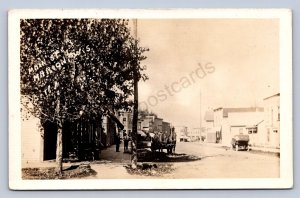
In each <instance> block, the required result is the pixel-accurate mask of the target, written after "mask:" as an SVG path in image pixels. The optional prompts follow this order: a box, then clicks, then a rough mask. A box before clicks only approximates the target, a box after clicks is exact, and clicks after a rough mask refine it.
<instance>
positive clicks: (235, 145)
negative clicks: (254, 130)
mask: <svg viewBox="0 0 300 198" xmlns="http://www.w3.org/2000/svg"><path fill="white" fill-rule="evenodd" d="M231 147H232V149H234V150H236V151H238V150H239V149H244V150H249V135H242V134H240V135H235V136H234V137H233V138H232V139H231Z"/></svg>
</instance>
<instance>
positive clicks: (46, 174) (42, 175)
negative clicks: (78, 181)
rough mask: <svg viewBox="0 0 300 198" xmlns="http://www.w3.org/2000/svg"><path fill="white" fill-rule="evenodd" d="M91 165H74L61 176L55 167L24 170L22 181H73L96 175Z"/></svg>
mask: <svg viewBox="0 0 300 198" xmlns="http://www.w3.org/2000/svg"><path fill="white" fill-rule="evenodd" d="M96 174H97V173H96V171H94V170H93V169H91V166H90V165H89V164H80V165H72V166H70V167H68V168H66V169H64V170H63V172H62V174H61V175H59V174H58V173H57V172H56V170H55V168H54V167H47V168H22V179H41V180H42V179H71V178H83V177H87V176H91V175H96Z"/></svg>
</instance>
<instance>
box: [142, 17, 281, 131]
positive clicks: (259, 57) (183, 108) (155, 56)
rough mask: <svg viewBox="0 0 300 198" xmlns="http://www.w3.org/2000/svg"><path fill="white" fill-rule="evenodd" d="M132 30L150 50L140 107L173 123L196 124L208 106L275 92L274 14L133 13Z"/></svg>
mask: <svg viewBox="0 0 300 198" xmlns="http://www.w3.org/2000/svg"><path fill="white" fill-rule="evenodd" d="M137 35H138V38H139V40H140V44H141V46H143V47H148V48H149V50H150V51H149V52H146V53H145V55H146V56H147V59H146V60H145V61H143V62H142V65H146V66H147V70H146V73H147V75H148V77H149V80H147V81H145V82H142V81H141V82H139V102H140V108H146V107H147V108H148V109H149V110H151V111H153V112H155V113H157V114H158V116H159V117H161V118H163V119H164V120H165V121H169V122H171V123H172V125H174V126H182V125H184V126H188V127H189V128H194V127H200V119H201V118H202V119H203V117H204V113H205V111H206V110H208V109H214V108H218V107H255V106H260V107H261V106H263V98H265V97H268V96H270V95H272V94H275V93H279V21H278V20H275V19H175V20H174V19H163V20H162V19H139V20H138V22H137ZM202 124H203V121H202Z"/></svg>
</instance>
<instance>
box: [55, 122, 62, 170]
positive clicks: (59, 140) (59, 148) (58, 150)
mask: <svg viewBox="0 0 300 198" xmlns="http://www.w3.org/2000/svg"><path fill="white" fill-rule="evenodd" d="M62 146H63V145H62V127H61V126H58V128H57V141H56V163H57V171H56V172H57V173H58V174H59V175H61V174H62V167H63V161H62V153H63V147H62Z"/></svg>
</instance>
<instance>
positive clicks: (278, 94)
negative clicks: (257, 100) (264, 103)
mask: <svg viewBox="0 0 300 198" xmlns="http://www.w3.org/2000/svg"><path fill="white" fill-rule="evenodd" d="M275 96H280V93H277V94H274V95H272V96H269V97H266V98H264V99H263V100H268V99H270V98H273V97H275Z"/></svg>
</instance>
